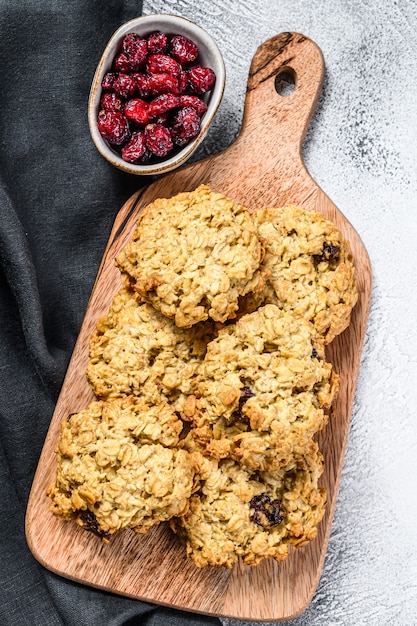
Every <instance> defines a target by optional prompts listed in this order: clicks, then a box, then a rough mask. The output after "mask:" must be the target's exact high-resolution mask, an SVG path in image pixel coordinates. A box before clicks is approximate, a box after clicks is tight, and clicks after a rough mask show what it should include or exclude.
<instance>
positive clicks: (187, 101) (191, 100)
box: [180, 95, 207, 117]
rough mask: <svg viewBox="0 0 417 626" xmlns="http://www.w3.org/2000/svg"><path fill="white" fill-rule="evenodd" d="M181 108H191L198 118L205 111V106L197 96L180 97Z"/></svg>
mask: <svg viewBox="0 0 417 626" xmlns="http://www.w3.org/2000/svg"><path fill="white" fill-rule="evenodd" d="M180 106H181V107H192V108H193V109H194V110H195V111H196V113H197V115H199V116H200V117H201V116H202V115H204V113H205V112H206V111H207V104H206V103H205V102H204V100H202V99H201V98H199V97H198V96H188V95H183V96H180Z"/></svg>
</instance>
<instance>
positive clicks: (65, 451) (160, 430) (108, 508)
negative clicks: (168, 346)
mask: <svg viewBox="0 0 417 626" xmlns="http://www.w3.org/2000/svg"><path fill="white" fill-rule="evenodd" d="M182 428H183V424H182V422H181V420H180V419H179V418H178V416H177V415H176V414H175V412H174V411H173V410H172V409H171V407H170V406H169V405H168V404H167V403H160V404H158V405H155V406H152V405H149V404H146V403H145V402H144V400H143V399H141V398H133V397H127V398H115V399H113V400H108V401H103V400H101V401H95V402H92V403H90V405H89V406H88V407H87V408H86V409H83V410H82V411H80V412H78V413H75V414H73V415H70V416H69V417H68V419H66V420H64V421H63V422H62V424H61V429H60V435H59V441H58V447H57V460H58V469H57V474H56V480H55V483H54V484H52V485H51V486H50V487H49V488H48V492H47V493H48V495H49V497H50V498H51V499H52V504H51V511H52V513H54V514H55V515H57V516H58V517H60V518H62V519H65V520H70V519H73V520H75V521H76V522H77V523H78V524H79V525H80V526H82V527H84V528H87V529H88V530H92V531H94V532H95V533H96V534H98V535H99V536H101V537H102V538H103V539H106V540H108V538H109V537H110V536H111V535H112V534H113V533H115V532H116V531H117V530H119V529H121V528H132V529H134V530H135V531H136V532H140V533H145V532H147V531H148V530H149V529H150V528H151V526H153V525H155V524H159V523H160V522H162V521H166V520H168V519H170V518H171V517H172V516H173V515H175V516H180V515H183V514H184V513H186V511H187V510H188V504H189V498H190V496H191V494H192V493H193V491H194V490H195V488H196V476H197V471H198V468H199V463H198V459H199V456H198V455H197V454H193V453H189V452H187V451H186V450H182V449H178V448H177V445H178V442H179V438H180V434H181V431H182Z"/></svg>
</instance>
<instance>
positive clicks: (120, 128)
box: [97, 109, 130, 146]
mask: <svg viewBox="0 0 417 626" xmlns="http://www.w3.org/2000/svg"><path fill="white" fill-rule="evenodd" d="M97 124H98V130H99V132H100V134H101V136H102V137H103V138H104V139H106V140H107V141H108V142H109V143H111V144H112V145H114V146H120V145H121V144H122V143H124V142H125V141H126V139H127V138H128V137H129V136H130V128H129V122H128V121H127V118H126V117H125V116H124V115H123V113H120V111H105V110H104V109H103V110H101V111H100V112H99V114H98V118H97Z"/></svg>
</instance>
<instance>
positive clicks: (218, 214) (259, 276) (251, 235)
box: [116, 185, 266, 327]
mask: <svg viewBox="0 0 417 626" xmlns="http://www.w3.org/2000/svg"><path fill="white" fill-rule="evenodd" d="M263 253H264V249H263V245H262V243H261V241H260V240H259V238H258V234H257V228H256V225H255V224H254V222H253V219H252V217H251V215H250V213H249V211H248V209H246V208H245V207H243V206H241V205H237V204H234V203H233V201H232V200H230V199H229V198H227V197H226V196H224V195H222V194H220V193H215V192H213V191H211V189H210V188H209V187H208V186H207V185H201V186H200V187H198V188H197V189H196V190H195V191H192V192H183V193H179V194H177V195H176V196H174V197H172V198H169V199H166V198H159V199H157V200H155V201H154V202H152V203H151V204H149V205H148V206H147V207H145V209H144V210H143V211H142V212H141V214H140V217H139V220H138V223H137V226H136V230H135V232H134V235H133V239H132V241H130V242H129V243H128V244H127V245H126V246H125V247H124V248H123V250H122V251H121V252H120V254H119V255H118V256H117V259H116V263H117V265H118V266H119V268H120V270H121V272H122V277H123V279H124V282H125V283H130V284H131V285H132V286H133V288H134V289H135V290H136V291H137V292H138V293H139V294H140V295H141V296H142V297H143V298H144V299H145V300H146V301H148V302H149V303H151V304H152V305H153V306H154V307H155V308H157V309H159V310H160V311H161V312H162V313H163V314H164V315H166V316H167V317H170V318H173V319H174V320H175V324H176V325H177V326H180V327H190V326H192V325H193V324H195V323H197V322H200V321H203V320H206V319H208V318H209V317H210V318H211V319H213V320H215V321H217V322H224V321H225V320H227V319H229V318H232V317H234V316H235V312H236V310H237V309H238V301H239V296H243V295H245V294H247V293H248V292H252V291H259V290H261V289H262V288H263V286H264V284H265V280H266V273H265V270H260V269H259V268H260V263H261V261H262V258H263Z"/></svg>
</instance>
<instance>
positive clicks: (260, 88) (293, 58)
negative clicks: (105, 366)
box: [26, 33, 372, 621]
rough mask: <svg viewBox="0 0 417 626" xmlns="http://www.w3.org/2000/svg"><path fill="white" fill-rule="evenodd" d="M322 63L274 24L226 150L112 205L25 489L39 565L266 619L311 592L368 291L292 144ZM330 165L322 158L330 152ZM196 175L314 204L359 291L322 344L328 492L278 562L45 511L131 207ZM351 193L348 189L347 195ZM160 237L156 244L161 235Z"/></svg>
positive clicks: (224, 186)
mask: <svg viewBox="0 0 417 626" xmlns="http://www.w3.org/2000/svg"><path fill="white" fill-rule="evenodd" d="M284 72H285V73H287V74H289V75H291V76H292V77H293V78H294V81H295V89H294V91H293V93H292V94H290V95H281V94H280V93H278V91H277V89H276V84H277V82H276V79H277V77H280V76H281V75H282V74H283V73H284ZM323 74H324V64H323V58H322V54H321V52H320V50H319V48H318V47H317V45H316V44H315V43H314V42H313V41H311V40H310V39H308V38H307V37H304V36H302V35H300V34H298V33H282V34H280V35H277V36H276V37H273V38H272V39H270V40H268V41H266V42H265V43H263V44H262V45H261V46H260V47H259V48H258V50H257V52H256V54H255V56H254V58H253V61H252V64H251V67H250V73H249V79H248V86H247V96H246V104H245V111H244V118H243V123H242V128H241V132H240V135H239V137H238V138H237V139H236V141H235V142H234V143H233V144H232V145H231V146H230V147H229V148H227V149H226V150H225V151H223V152H221V153H219V154H217V155H215V156H213V157H210V158H208V159H205V160H203V161H201V162H198V163H195V164H192V165H189V166H187V167H184V168H183V169H181V170H178V171H176V172H174V173H171V174H169V175H167V176H165V177H161V178H159V179H158V180H156V181H155V182H153V183H152V184H150V185H149V186H147V187H146V188H143V189H141V190H140V191H138V192H137V193H136V194H135V195H134V196H133V197H132V198H131V199H129V200H128V202H126V204H125V205H124V206H123V207H122V208H121V210H120V212H119V214H118V216H117V219H116V221H115V224H114V228H113V230H112V232H111V235H110V239H109V242H108V245H107V248H106V250H105V253H104V257H103V260H102V263H101V266H100V269H99V272H98V276H97V280H96V284H95V286H94V289H93V292H92V295H91V299H90V302H89V305H88V308H87V312H86V316H85V319H84V322H83V325H82V328H81V331H80V335H79V338H78V340H77V343H76V346H75V349H74V353H73V356H72V359H71V361H70V364H69V368H68V372H67V375H66V378H65V381H64V384H63V387H62V391H61V394H60V397H59V399H58V403H57V406H56V410H55V412H54V415H53V418H52V422H51V425H50V429H49V431H48V434H47V437H46V440H45V445H44V448H43V451H42V455H41V457H40V460H39V466H38V469H37V472H36V475H35V478H34V482H33V487H32V491H31V495H30V499H29V504H28V509H27V517H26V534H27V540H28V544H29V546H30V549H31V550H32V552H33V554H34V555H35V557H36V558H37V559H38V560H39V561H40V563H42V564H43V565H44V566H45V567H46V568H48V569H50V570H52V571H54V572H56V573H58V574H60V575H62V576H64V577H67V578H70V579H72V580H76V581H79V582H82V583H85V584H87V585H92V586H94V587H97V588H100V589H105V590H108V591H111V592H114V593H118V594H122V595H126V596H129V597H132V598H137V599H140V600H145V601H148V602H153V603H158V604H163V605H167V606H171V607H175V608H178V609H183V610H189V611H195V612H200V613H208V614H213V615H218V616H224V617H232V618H236V619H244V620H264V621H275V620H283V619H290V618H292V617H295V616H296V615H297V614H299V613H301V612H302V611H303V610H304V609H305V608H306V606H307V605H308V603H309V602H310V600H311V599H312V596H313V594H314V591H315V589H316V586H317V584H318V581H319V577H320V572H321V568H322V565H323V561H324V557H325V553H326V547H327V543H328V538H329V534H330V528H331V521H332V518H333V513H334V508H335V501H336V496H337V491H338V486H339V480H340V474H341V470H342V462H343V455H344V450H345V444H346V439H347V435H348V428H349V422H350V415H351V408H352V402H353V398H354V392H355V386H356V380H357V375H358V369H359V363H360V358H361V349H362V344H363V340H364V334H365V327H366V320H367V316H368V309H369V301H370V292H371V282H372V278H371V268H370V263H369V258H368V255H367V252H366V250H365V248H364V245H363V243H362V242H361V240H360V237H359V235H358V234H357V233H356V231H355V230H354V228H353V227H352V225H351V224H350V223H349V222H348V220H347V219H346V218H345V217H344V216H343V215H342V213H341V212H340V211H339V210H338V209H337V208H336V206H335V205H334V204H333V203H332V202H331V200H330V199H329V198H328V197H327V196H326V194H325V193H324V192H323V191H322V189H320V187H319V186H318V185H317V184H316V183H315V181H314V180H312V178H311V177H310V175H309V174H308V172H307V170H306V168H305V165H304V163H303V160H302V156H301V144H302V141H303V139H304V136H305V133H306V130H307V126H308V123H309V121H310V118H311V115H312V113H313V111H314V108H315V105H316V102H317V99H318V96H319V94H320V91H321V87H322V82H323ZM329 167H331V163H329ZM201 183H207V184H209V185H210V186H211V187H212V188H213V189H214V190H217V191H220V192H222V193H224V194H226V195H228V196H230V197H231V198H232V199H233V200H234V201H236V202H239V203H242V204H244V205H246V206H248V207H250V208H253V209H256V208H258V207H263V206H282V205H284V204H286V203H292V204H298V205H299V206H301V207H303V208H305V209H314V210H316V211H320V212H322V213H323V214H324V215H325V216H326V217H327V218H329V219H330V220H332V221H334V222H335V223H336V224H337V225H338V226H339V227H340V229H341V230H342V232H343V233H344V236H345V237H346V238H347V239H349V241H350V244H351V247H352V251H353V254H354V257H355V262H356V277H357V282H358V289H359V301H358V303H357V305H356V307H355V309H354V311H353V315H352V321H351V325H350V327H349V328H348V329H347V330H346V331H345V332H344V333H343V334H342V335H341V336H339V337H338V338H337V339H336V340H335V341H334V342H333V343H332V344H331V346H330V347H329V349H328V359H329V360H330V361H331V362H332V363H333V366H334V369H335V370H336V371H337V372H338V373H339V374H340V377H341V385H340V392H339V395H338V399H337V402H336V405H335V407H334V411H333V415H332V416H331V418H330V421H329V424H328V426H327V427H326V428H325V430H324V431H322V432H321V433H320V437H319V443H320V446H321V450H322V452H323V454H324V457H325V473H324V475H323V477H322V481H321V483H322V484H323V485H324V486H325V488H326V489H327V494H328V504H327V510H326V514H325V517H324V519H323V520H322V522H321V523H320V525H319V532H318V536H317V537H316V539H315V540H314V541H313V542H312V543H310V544H309V545H308V546H306V547H304V548H301V549H298V550H296V549H293V550H292V551H291V553H290V556H289V558H288V559H287V560H286V561H284V562H282V563H276V562H275V561H272V560H271V561H266V562H264V563H262V564H261V565H258V566H256V567H250V566H243V565H240V564H239V565H237V566H235V567H234V568H233V569H232V570H227V569H223V568H219V567H206V568H200V569H199V568H197V567H196V566H195V565H194V564H193V562H192V561H191V560H190V559H187V558H186V557H185V554H184V549H183V548H182V547H181V546H180V545H179V543H178V540H177V538H176V537H175V536H174V535H173V534H172V533H171V531H170V530H169V528H168V527H167V526H165V525H162V526H159V527H157V528H154V529H153V530H152V531H151V532H150V533H149V534H148V535H138V534H135V533H134V532H132V531H129V530H127V531H123V532H122V533H120V534H119V535H116V536H115V537H114V538H113V539H112V540H111V542H110V544H109V545H105V544H102V543H101V542H100V540H99V539H97V538H96V537H95V536H93V535H91V534H89V533H88V532H86V531H83V530H81V529H79V528H78V527H77V526H76V525H75V524H71V523H69V522H62V521H60V520H58V519H56V518H55V517H54V516H52V514H51V513H50V511H49V499H48V498H47V497H46V496H45V490H46V488H47V486H48V485H49V484H50V483H51V482H53V481H54V477H55V470H56V461H55V452H54V451H55V446H56V442H57V438H58V430H59V424H60V422H61V420H62V419H65V418H66V416H67V415H68V414H70V413H74V412H76V411H79V410H81V409H83V408H85V407H86V406H87V404H88V403H89V402H90V401H91V400H92V399H93V395H92V392H91V390H90V388H89V386H88V384H87V381H86V377H85V369H86V365H87V360H88V343H89V338H90V335H91V333H92V332H93V330H94V327H95V322H96V320H97V318H98V317H99V316H101V315H104V314H106V313H107V310H108V308H109V306H110V303H111V300H112V298H113V296H114V294H115V293H116V291H117V290H118V289H119V288H120V286H121V282H120V276H119V272H118V270H117V268H116V266H115V262H114V259H115V257H116V255H117V254H118V252H119V251H120V249H121V248H122V247H123V246H124V245H125V244H126V243H127V241H128V240H129V239H130V238H131V236H132V234H133V229H134V226H135V223H136V220H137V217H138V213H139V211H140V210H141V209H142V208H143V207H144V206H145V205H147V204H148V203H149V202H151V201H152V200H154V199H155V198H157V197H161V196H163V197H170V196H172V195H173V194H175V193H177V192H180V191H191V190H193V189H194V188H196V187H197V186H198V185H199V184H201ZM353 197H354V196H352V198H353ZM162 245H163V244H162Z"/></svg>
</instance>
